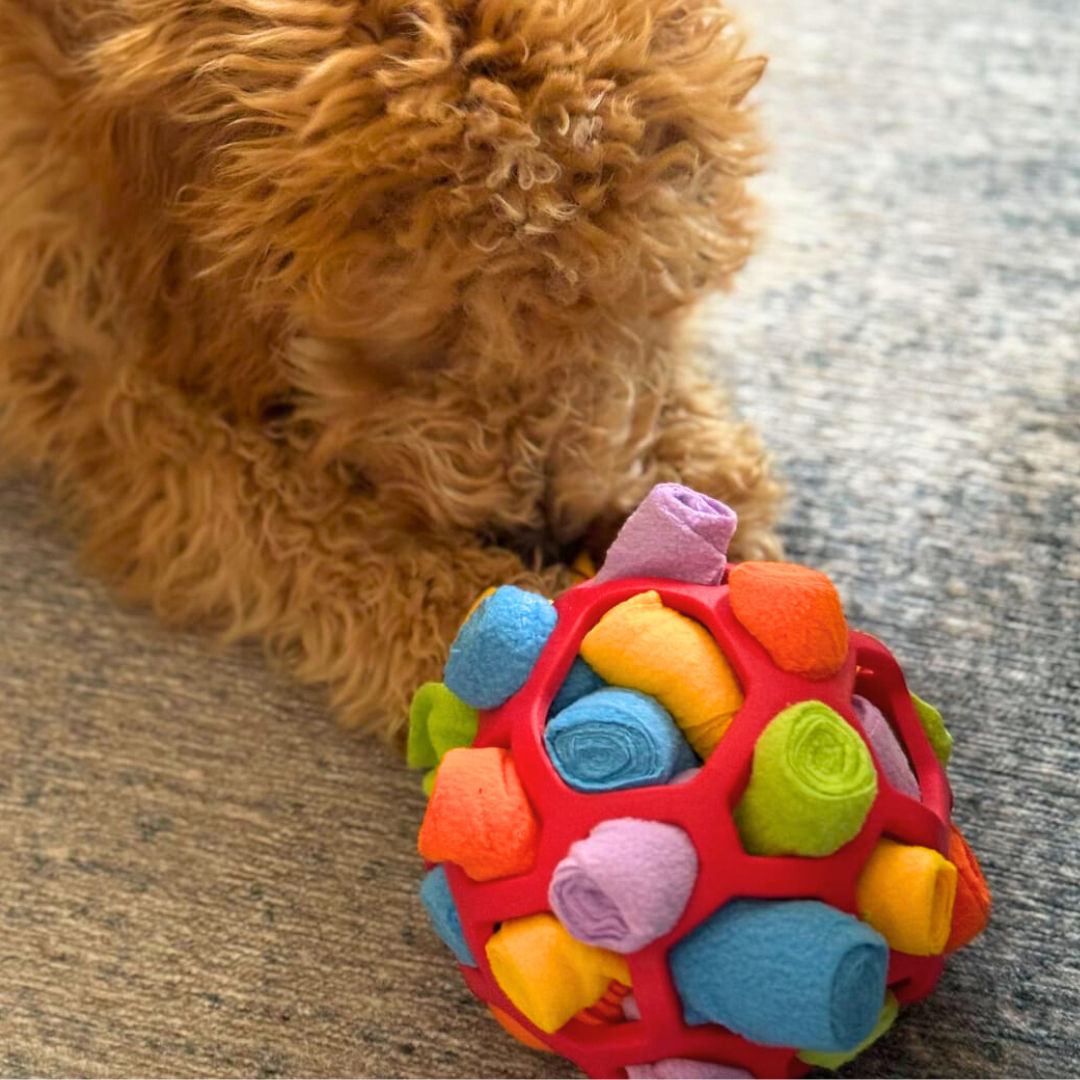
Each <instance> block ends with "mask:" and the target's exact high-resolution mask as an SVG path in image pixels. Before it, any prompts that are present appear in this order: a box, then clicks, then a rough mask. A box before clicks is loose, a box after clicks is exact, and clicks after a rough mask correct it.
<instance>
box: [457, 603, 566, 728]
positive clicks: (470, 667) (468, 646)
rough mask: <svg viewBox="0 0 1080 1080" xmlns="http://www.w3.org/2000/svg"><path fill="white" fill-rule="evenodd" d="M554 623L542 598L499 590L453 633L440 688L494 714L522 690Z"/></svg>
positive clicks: (552, 610)
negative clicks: (443, 684)
mask: <svg viewBox="0 0 1080 1080" xmlns="http://www.w3.org/2000/svg"><path fill="white" fill-rule="evenodd" d="M558 620H559V616H558V615H557V614H556V612H555V608H554V607H553V606H552V605H551V603H550V602H549V601H547V600H545V599H544V597H542V596H537V595H536V593H531V592H526V591H525V590H524V589H519V588H516V587H515V586H513V585H503V586H501V587H500V588H498V589H496V590H495V591H494V592H493V593H492V594H491V595H490V596H486V597H484V599H483V600H482V601H481V602H480V606H479V607H478V608H477V609H476V610H475V611H474V612H473V613H472V615H470V616H469V618H468V619H467V620H466V622H465V625H464V626H463V627H462V628H461V629H460V630H459V631H458V636H457V638H456V639H455V640H454V644H453V645H451V646H450V656H449V658H448V659H447V661H446V671H445V674H444V676H443V682H444V683H446V685H447V686H448V687H449V688H450V689H451V690H452V691H453V692H454V693H455V694H457V696H458V697H459V698H461V700H462V701H464V702H465V703H466V704H468V705H471V706H472V707H473V708H474V709H497V708H498V707H499V706H500V705H502V704H503V703H504V702H506V701H509V700H510V698H512V697H513V696H514V695H515V694H516V693H517V692H518V691H519V690H520V689H521V688H522V687H523V686H524V685H525V682H526V680H527V679H528V678H529V675H530V674H532V669H533V667H534V665H535V664H536V661H537V660H538V659H539V658H540V654H541V653H542V652H543V651H544V646H545V645H546V644H547V642H548V638H550V637H551V634H552V631H553V630H554V629H555V624H556V623H557V622H558Z"/></svg>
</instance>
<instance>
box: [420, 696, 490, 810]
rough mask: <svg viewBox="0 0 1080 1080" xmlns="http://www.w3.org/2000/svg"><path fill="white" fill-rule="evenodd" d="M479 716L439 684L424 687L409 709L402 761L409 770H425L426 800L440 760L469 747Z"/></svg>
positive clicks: (474, 735)
mask: <svg viewBox="0 0 1080 1080" xmlns="http://www.w3.org/2000/svg"><path fill="white" fill-rule="evenodd" d="M479 723H480V715H479V713H478V712H477V711H476V709H474V708H473V707H472V706H471V705H466V704H465V702H464V701H462V700H461V698H459V697H458V696H457V695H456V694H455V693H454V692H453V691H452V690H450V689H449V688H448V687H447V686H445V685H444V684H443V683H437V682H428V683H424V685H423V686H421V687H420V688H419V689H418V690H417V691H416V693H415V694H414V695H413V699H412V704H411V705H410V706H409V741H408V744H407V747H406V750H405V760H406V762H407V764H408V766H409V768H410V769H425V768H426V769H427V770H428V771H427V773H425V774H424V793H425V794H426V795H427V796H428V797H430V796H431V791H432V788H433V787H434V785H435V774H436V772H438V770H439V765H440V763H441V762H442V759H443V758H444V757H446V755H447V754H448V753H449V752H450V751H451V750H456V749H457V748H458V747H460V746H472V744H473V740H474V739H475V738H476V729H477V727H478V726H479Z"/></svg>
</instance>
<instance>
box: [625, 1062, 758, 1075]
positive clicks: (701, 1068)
mask: <svg viewBox="0 0 1080 1080" xmlns="http://www.w3.org/2000/svg"><path fill="white" fill-rule="evenodd" d="M626 1075H627V1077H628V1080H742V1078H743V1077H750V1076H751V1074H750V1073H748V1072H747V1071H746V1070H745V1069H740V1068H738V1066H735V1065H721V1064H720V1063H719V1062H717V1061H694V1060H693V1059H691V1058H664V1059H663V1060H662V1061H652V1062H650V1063H649V1064H648V1065H627V1066H626Z"/></svg>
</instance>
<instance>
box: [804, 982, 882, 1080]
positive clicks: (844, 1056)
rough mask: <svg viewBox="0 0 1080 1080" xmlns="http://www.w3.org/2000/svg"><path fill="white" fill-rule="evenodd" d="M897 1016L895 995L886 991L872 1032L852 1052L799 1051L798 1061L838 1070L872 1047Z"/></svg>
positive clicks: (820, 1067)
mask: <svg viewBox="0 0 1080 1080" xmlns="http://www.w3.org/2000/svg"><path fill="white" fill-rule="evenodd" d="M899 1014H900V1002H899V1001H897V999H896V995H895V994H894V993H893V992H892V991H891V990H888V991H886V993H885V1004H884V1005H882V1007H881V1012H880V1013H878V1018H877V1023H876V1024H874V1030H873V1031H871V1032H870V1034H869V1035H867V1036H866V1038H865V1039H863V1041H862V1042H861V1043H859V1045H858V1046H856V1047H855V1048H854V1049H853V1050H845V1051H844V1052H843V1053H835V1054H830V1053H828V1052H827V1051H825V1050H800V1051H799V1060H800V1061H805V1062H806V1064H807V1065H816V1066H817V1067H818V1068H819V1069H834V1070H835V1069H840V1068H842V1067H843V1066H844V1065H846V1064H847V1063H848V1062H849V1061H852V1060H853V1059H854V1058H857V1057H858V1056H859V1055H860V1054H861V1053H862V1052H863V1051H864V1050H866V1049H868V1048H869V1047H871V1046H873V1045H874V1043H876V1042H877V1041H878V1039H880V1038H881V1036H882V1035H884V1034H885V1032H887V1031H888V1030H889V1028H891V1027H892V1026H893V1024H894V1023H896V1018H897V1016H898V1015H899Z"/></svg>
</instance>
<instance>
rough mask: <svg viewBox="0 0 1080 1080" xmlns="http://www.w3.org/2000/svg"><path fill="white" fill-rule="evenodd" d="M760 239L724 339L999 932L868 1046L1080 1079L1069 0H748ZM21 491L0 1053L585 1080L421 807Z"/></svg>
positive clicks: (362, 751)
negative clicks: (534, 1043) (424, 821)
mask: <svg viewBox="0 0 1080 1080" xmlns="http://www.w3.org/2000/svg"><path fill="white" fill-rule="evenodd" d="M744 6H745V7H746V8H748V15H749V17H750V21H751V24H752V26H753V28H754V31H755V34H756V37H757V40H758V41H759V42H760V43H761V44H762V46H763V47H764V48H766V49H767V50H768V51H769V52H771V53H772V55H773V63H772V66H771V69H770V73H769V75H768V77H767V80H766V85H765V87H764V90H763V93H762V94H761V95H760V98H759V100H760V101H761V102H762V106H763V109H764V111H765V116H766V119H767V122H768V124H769V127H770V132H771V135H772V138H773V142H774V145H775V147H776V149H775V153H774V159H773V161H772V163H771V171H770V174H769V176H768V177H767V178H766V179H765V180H764V182H763V183H762V191H763V193H764V194H765V195H766V197H767V199H768V201H769V203H770V206H771V210H772V223H771V240H770V243H769V244H768V245H767V247H766V248H765V250H764V251H763V253H762V255H761V256H760V258H759V259H758V261H757V262H756V264H755V265H754V267H753V269H752V271H751V272H750V273H749V275H748V276H747V278H746V279H745V281H744V284H743V287H742V289H741V290H740V291H739V292H738V293H737V294H736V295H734V296H733V297H731V298H729V299H727V300H725V301H724V303H723V305H721V306H719V307H717V308H716V309H715V311H714V312H713V317H712V321H711V323H710V326H709V334H708V338H709V342H710V344H709V348H710V350H711V351H712V352H713V353H714V354H715V357H716V363H717V366H718V368H723V369H725V370H727V371H728V372H729V373H730V375H731V377H732V378H733V379H734V380H735V381H736V382H737V384H738V385H739V387H740V402H741V406H742V408H743V410H744V411H745V413H746V414H747V415H748V416H750V417H751V418H752V419H753V420H754V421H756V422H757V423H759V424H760V425H761V426H762V428H763V429H764V430H765V432H766V434H767V437H768V439H769V441H770V443H771V444H772V446H773V447H775V450H776V454H777V457H778V459H779V461H780V464H781V466H782V468H783V471H784V473H785V474H786V476H787V478H788V480H789V483H790V487H791V505H790V515H789V518H788V523H787V526H786V538H787V542H788V546H789V551H790V554H791V555H792V557H794V558H796V559H798V560H800V561H804V562H808V563H811V564H813V565H817V566H820V567H822V568H823V569H825V570H827V571H828V572H829V573H831V574H832V575H833V577H834V578H835V580H836V581H837V582H838V584H839V585H840V587H841V590H842V592H843V594H844V596H845V598H846V601H847V605H848V610H849V613H850V614H851V616H852V619H853V622H854V623H856V624H857V625H858V626H860V627H861V628H863V629H865V630H868V631H870V632H871V633H874V634H875V635H877V636H879V637H881V638H883V639H884V640H885V641H886V642H888V643H889V644H890V645H891V646H892V647H893V649H894V650H895V652H896V653H897V655H898V656H899V658H900V659H901V661H902V662H903V663H904V665H905V667H906V669H907V671H908V672H909V675H910V677H911V680H912V682H913V684H914V685H915V687H916V688H917V689H918V690H919V691H920V692H921V693H923V694H924V696H926V697H928V698H930V699H931V700H933V701H935V702H937V703H938V704H939V705H940V706H941V707H942V709H943V711H944V712H945V714H946V716H947V717H948V719H949V721H950V723H951V726H952V729H953V732H954V735H955V736H956V739H957V749H956V753H955V756H954V759H953V761H954V764H953V766H952V768H951V776H952V780H953V785H954V789H955V794H956V817H957V820H958V821H959V822H960V823H961V824H962V826H963V827H964V829H965V831H966V832H967V833H968V835H969V837H970V839H971V841H972V843H973V845H974V846H975V848H976V850H977V851H978V852H979V853H980V854H981V856H982V858H983V863H984V867H985V869H986V871H987V873H988V876H989V878H990V881H991V884H992V886H993V889H994V892H995V897H996V905H997V906H996V913H995V920H994V922H993V925H992V927H991V929H990V930H989V932H988V933H987V934H986V936H985V938H984V940H983V941H982V942H981V944H979V945H976V946H974V947H972V948H971V949H970V950H968V951H966V952H964V953H962V954H960V955H959V956H957V957H956V958H955V959H954V960H953V961H952V962H951V964H950V965H949V967H948V969H947V973H946V975H945V977H944V979H943V980H942V983H941V986H940V988H939V990H938V993H937V995H936V996H935V997H934V998H933V999H932V1001H931V1002H929V1003H926V1004H923V1005H919V1006H915V1007H913V1008H912V1009H911V1010H909V1011H908V1012H906V1013H905V1015H904V1016H903V1017H902V1018H901V1021H900V1022H899V1024H898V1025H897V1027H896V1028H895V1029H894V1031H893V1032H892V1033H891V1034H890V1035H889V1036H888V1037H887V1038H885V1039H884V1040H883V1041H882V1042H881V1043H880V1044H879V1045H878V1046H877V1047H875V1048H874V1049H872V1050H871V1051H870V1052H868V1053H867V1054H866V1055H865V1056H864V1057H863V1058H861V1059H860V1060H859V1062H858V1064H857V1065H855V1066H852V1067H851V1068H849V1070H848V1072H849V1073H851V1074H852V1075H855V1074H858V1075H862V1076H902V1075H907V1076H974V1075H981V1076H1062V1075H1070V1076H1076V1075H1078V1074H1080V1021H1078V1020H1077V1016H1078V1014H1080V916H1078V911H1080V866H1078V861H1077V850H1078V848H1080V826H1078V824H1077V821H1078V816H1080V815H1078V811H1080V805H1078V799H1077V784H1078V780H1077V773H1078V766H1080V715H1078V709H1077V704H1076V702H1077V698H1078V695H1080V660H1078V659H1077V637H1078V629H1080V545H1078V539H1080V527H1078V524H1080V523H1078V520H1077V518H1078V502H1080V481H1078V472H1080V435H1078V423H1080V420H1078V418H1080V294H1078V279H1080V122H1078V119H1077V106H1078V102H1080V63H1078V62H1077V57H1078V56H1080V5H1077V3H1076V0H937V2H933V3H911V2H909V0H827V2H824V3H820V2H819V3H806V2H804V0H756V2H753V3H750V2H749V0H747V3H746V4H745V5H744ZM36 505H37V497H36V494H35V492H34V490H33V489H32V487H30V486H29V485H27V484H25V483H20V482H7V483H5V484H4V485H3V486H0V691H2V692H0V814H2V820H3V822H4V828H3V837H4V840H3V843H0V1073H2V1074H3V1075H6V1076H20V1075H31V1074H35V1075H47V1076H55V1075H63V1074H68V1075H70V1074H81V1075H86V1076H101V1075H110V1074H112V1075H116V1074H121V1075H162V1074H181V1075H191V1074H194V1075H209V1074H213V1075H258V1076H278V1075H297V1074H299V1075H314V1076H318V1075H342V1074H346V1075H402V1076H420V1075H425V1076H430V1075H436V1076H455V1075H456V1076H463V1075H467V1076H473V1075H506V1076H530V1075H533V1076H552V1077H554V1076H559V1075H566V1070H565V1068H564V1067H563V1066H562V1065H561V1064H560V1063H559V1062H557V1061H554V1060H552V1059H547V1058H544V1057H541V1056H539V1055H535V1054H531V1053H529V1052H528V1051H525V1050H523V1049H520V1048H517V1047H515V1046H514V1045H513V1044H512V1043H510V1041H509V1040H508V1039H506V1038H504V1037H503V1036H502V1035H501V1034H500V1033H499V1032H498V1031H497V1030H496V1029H495V1027H494V1026H493V1024H491V1023H490V1022H489V1021H487V1020H486V1019H485V1017H484V1016H483V1014H482V1013H481V1010H480V1009H479V1008H478V1007H477V1006H476V1005H475V1004H474V1003H473V1002H472V1001H471V1000H470V999H469V997H468V995H467V994H466V993H465V991H464V989H463V987H462V986H461V985H460V983H459V982H458V980H457V977H456V974H455V972H454V970H453V966H452V964H451V963H450V962H449V960H448V958H447V955H446V954H445V952H444V950H443V949H442V948H441V947H440V946H439V944H438V943H437V941H436V939H435V937H434V935H433V933H432V932H431V931H430V930H429V928H428V926H427V925H426V922H425V919H424V918H423V915H422V912H421V911H420V908H419V905H418V902H417V900H416V898H415V890H416V885H417V880H418V877H419V872H420V867H419V865H418V861H417V860H416V858H415V857H414V856H413V855H412V854H411V849H412V845H413V838H414V835H415V830H416V827H417V825H418V824H419V820H420V815H421V812H422V800H421V797H420V795H419V793H418V792H417V791H416V786H415V784H416V781H415V778H414V777H411V776H406V775H405V774H404V773H403V772H402V771H401V770H400V769H399V767H398V766H397V764H396V763H395V762H394V761H393V760H392V759H391V758H390V757H389V756H388V755H387V754H385V753H384V752H383V751H381V750H379V749H378V748H375V747H372V746H370V745H367V744H364V743H362V742H358V741H356V740H353V739H350V738H348V737H346V736H344V735H342V734H340V733H339V732H337V731H335V730H334V728H333V727H332V726H331V724H330V723H329V721H328V719H327V717H326V715H325V713H324V711H323V709H322V707H321V704H320V702H319V700H318V697H317V696H316V695H311V694H306V693H302V692H297V690H296V689H295V688H294V687H292V686H290V685H288V684H286V683H285V682H284V681H282V680H280V679H278V678H277V677H275V676H274V675H273V674H271V673H269V672H268V671H267V670H266V668H265V667H264V665H263V663H262V661H261V659H260V657H259V655H258V654H257V652H255V651H254V650H247V651H245V650H239V651H233V652H229V653H227V654H218V653H215V652H214V651H212V649H211V648H210V647H208V646H207V644H206V643H205V642H204V641H202V640H201V639H197V638H189V637H176V636H169V635H165V634H163V633H161V632H159V631H158V630H157V629H156V628H155V627H154V626H153V625H152V624H151V623H150V622H149V621H148V620H147V619H146V618H144V617H143V616H142V615H141V614H139V613H124V612H119V611H117V610H116V609H115V607H114V606H113V605H112V604H111V603H110V602H109V601H108V599H107V598H106V597H105V595H104V594H103V592H102V591H101V590H100V589H99V588H98V587H97V586H96V585H94V584H93V583H91V582H88V581H87V580H85V579H84V578H83V577H82V576H81V575H80V574H79V573H78V572H77V570H76V569H74V568H73V566H72V565H71V562H70V549H69V547H68V546H67V545H66V543H65V541H64V540H63V539H62V538H59V537H57V536H56V535H55V533H54V532H53V531H52V530H51V529H49V528H46V527H43V526H38V525H36V524H35V523H34V513H35V507H36Z"/></svg>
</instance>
